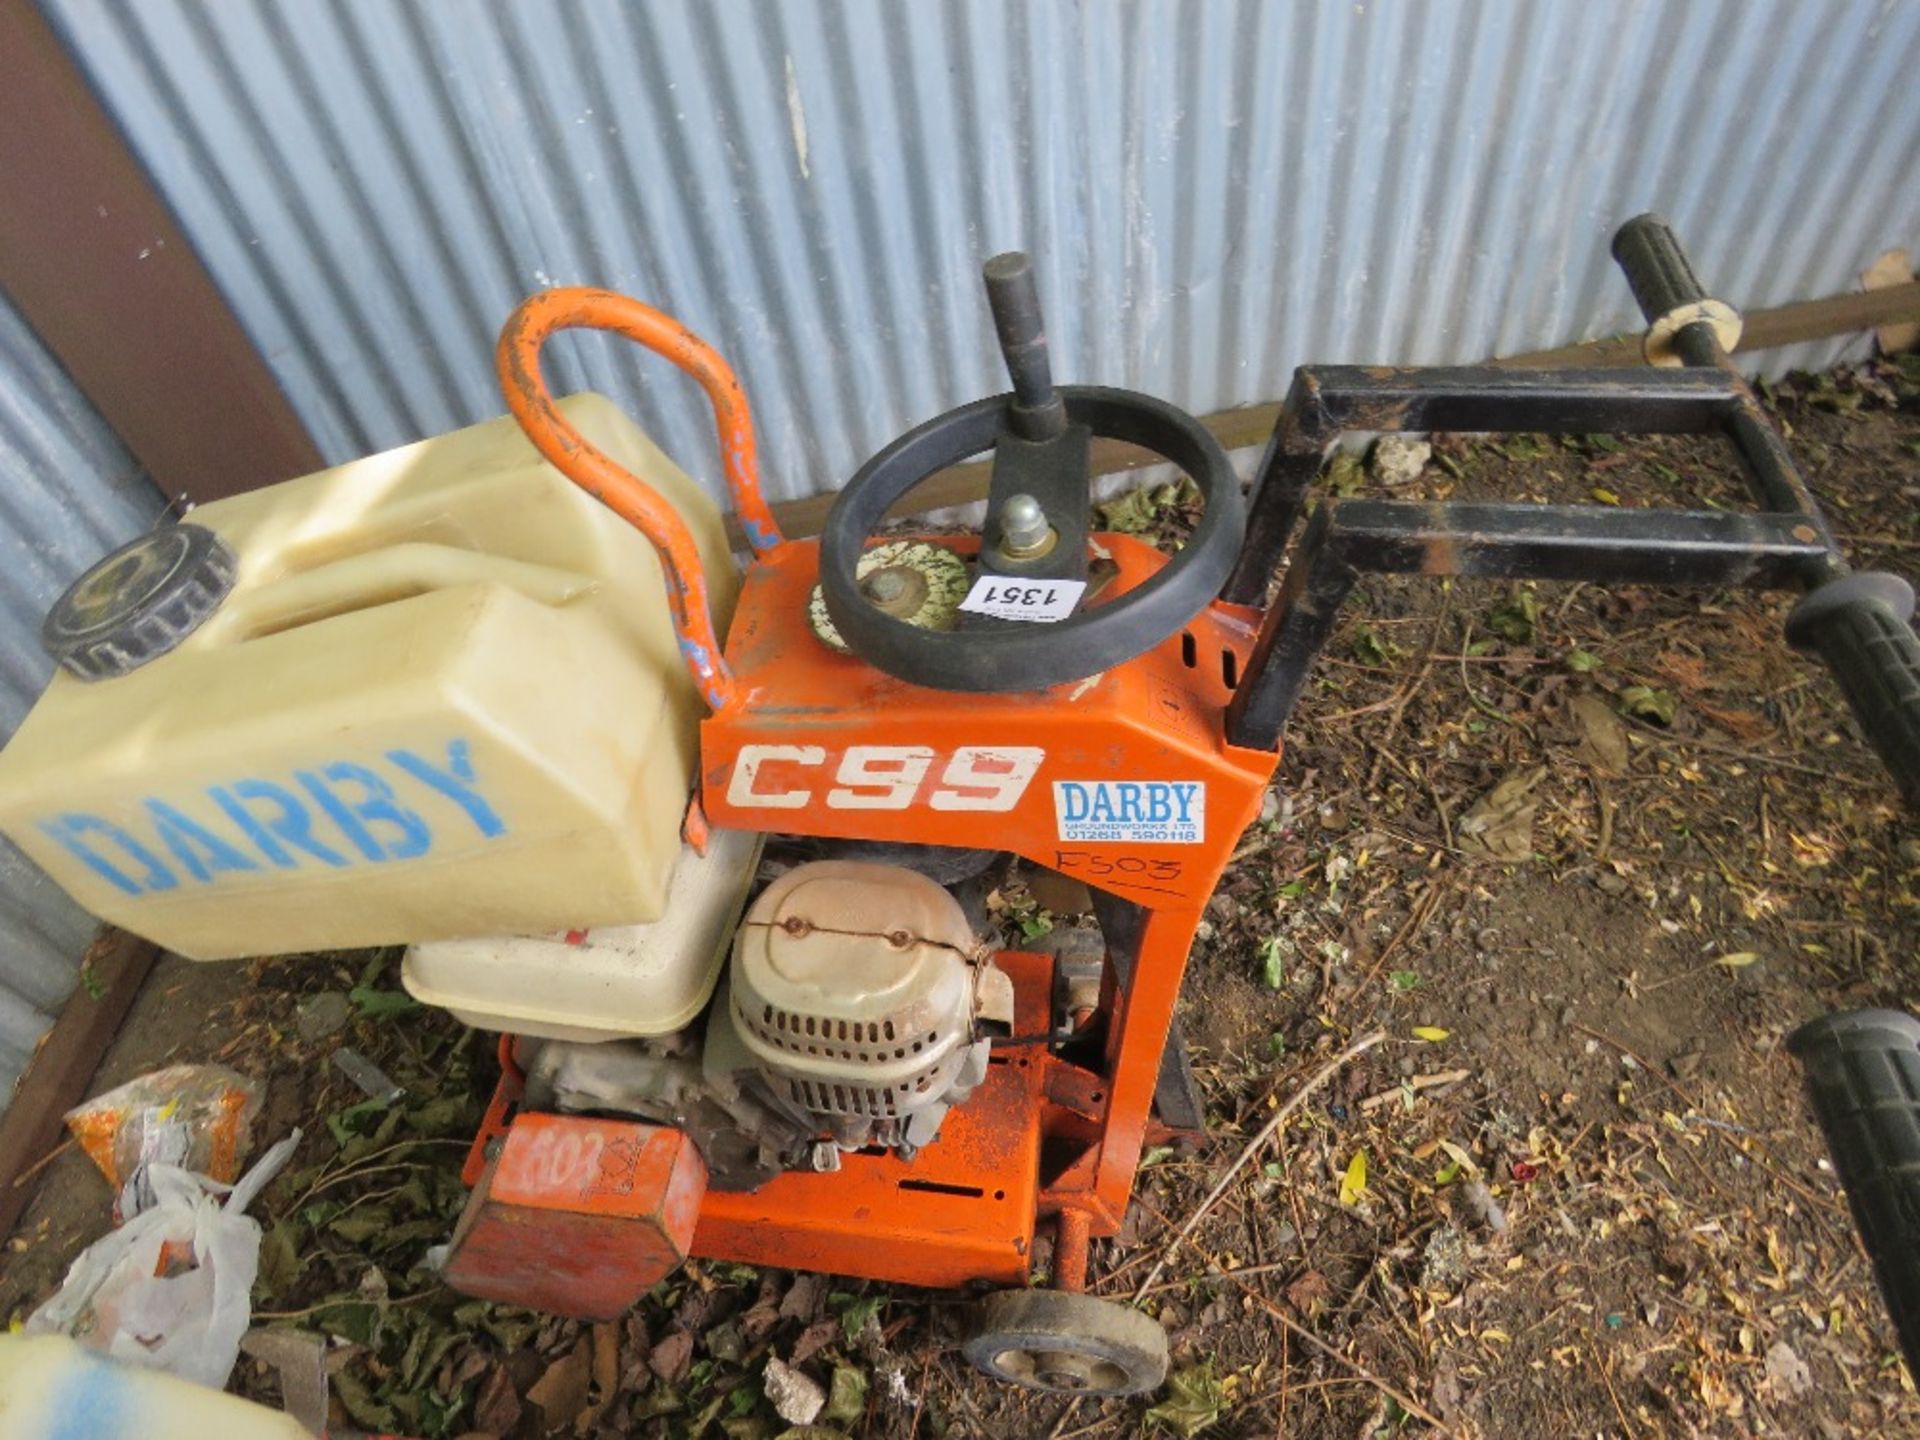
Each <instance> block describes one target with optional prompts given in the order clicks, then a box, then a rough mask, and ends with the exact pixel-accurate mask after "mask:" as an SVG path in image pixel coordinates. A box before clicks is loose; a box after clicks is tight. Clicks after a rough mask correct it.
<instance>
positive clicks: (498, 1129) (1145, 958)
mask: <svg viewBox="0 0 1920 1440" xmlns="http://www.w3.org/2000/svg"><path fill="white" fill-rule="evenodd" d="M937 543H941V544H947V545H951V546H952V547H953V548H956V549H961V550H965V549H968V548H970V546H971V543H972V542H970V541H967V540H960V539H956V538H952V537H941V538H940V539H939V540H938V542H937ZM1098 543H1099V544H1100V545H1101V547H1102V548H1103V549H1104V550H1106V551H1107V552H1108V554H1109V555H1110V556H1111V558H1112V560H1113V562H1114V563H1115V565H1116V567H1117V573H1116V574H1115V576H1114V578H1113V579H1112V580H1111V581H1110V582H1109V586H1108V591H1109V593H1110V594H1111V595H1115V596H1117V595H1119V594H1123V593H1125V591H1126V590H1128V589H1130V588H1131V587H1133V586H1134V585H1138V584H1140V583H1142V582H1143V581H1144V580H1146V579H1147V578H1148V577H1150V576H1151V575H1152V574H1153V573H1154V571H1155V570H1156V569H1158V567H1159V566H1160V565H1162V564H1164V563H1165V557H1164V556H1163V555H1161V554H1160V552H1158V551H1156V550H1154V549H1153V548H1151V547H1150V546H1147V545H1145V544H1143V543H1141V542H1140V541H1137V540H1134V539H1132V538H1130V537H1127V536H1124V535H1103V536H1100V537H1099V541H1098ZM817 571H818V547H817V546H816V545H815V544H814V543H813V542H811V541H783V542H780V543H779V544H777V545H775V546H773V547H772V548H770V549H769V550H768V551H766V552H765V553H763V554H762V555H761V556H759V557H758V558H757V559H756V561H755V563H754V564H753V565H752V566H751V567H750V568H749V569H748V572H747V576H746V583H745V586H744V588H743V589H742V592H741V596H740V602H739V608H738V610H737V612H736V614H735V618H734V623H733V627H732V631H731V633H730V635H729V637H728V643H727V647H726V651H725V659H726V668H727V670H729V671H730V672H731V675H732V680H733V686H734V701H733V703H731V704H729V705H727V706H726V707H724V708H723V709H721V710H720V711H718V712H717V713H715V714H714V715H712V716H710V717H709V718H708V719H707V720H706V722H705V723H704V724H703V726H702V729H701V736H700V753H701V784H700V791H699V797H698V803H697V809H698V811H699V812H700V813H699V814H697V815H696V816H694V817H693V818H694V822H695V823H694V825H693V827H692V828H693V829H694V830H697V829H698V828H699V824H700V822H701V821H702V820H704V821H705V822H707V823H711V824H714V825H720V826H726V827H733V828H742V829H752V830H762V831H770V832H776V833H784V834H795V835H811V836H820V837H828V838H847V839H863V840H889V841H896V842H901V843H910V844H928V845H954V846H980V845H982V844H989V845H991V846H993V847H995V848H998V849H1004V850H1010V851H1012V852H1014V853H1015V854H1017V855H1019V856H1020V857H1021V858H1023V859H1025V860H1027V861H1030V862H1031V863H1033V864H1035V865H1040V866H1046V867H1048V868H1051V869H1054V870H1058V871H1061V872H1062V873H1064V874H1067V875H1070V876H1073V877H1075V878H1077V879H1081V880H1083V881H1085V882H1086V883H1087V884H1088V885H1089V886H1090V887H1091V888H1093V889H1095V890H1100V891H1105V892H1107V895H1108V896H1111V897H1114V898H1115V899H1117V900H1119V901H1122V902H1126V903H1127V905H1128V906H1131V907H1137V908H1134V909H1133V910H1132V911H1131V912H1130V913H1131V915H1132V917H1133V921H1134V923H1132V924H1130V925H1128V926H1127V927H1126V928H1127V929H1128V930H1129V931H1130V932H1132V933H1130V934H1129V935H1128V936H1127V937H1126V942H1125V949H1126V953H1124V954H1118V953H1114V950H1113V949H1112V948H1110V961H1111V962H1112V963H1110V964H1109V966H1108V970H1107V975H1106V979H1105V982H1104V984H1103V987H1102V991H1103V1003H1102V1007H1101V1008H1102V1011H1103V1013H1104V1014H1105V1016H1106V1025H1105V1032H1104V1038H1103V1041H1102V1043H1101V1045H1100V1046H1099V1052H1098V1059H1097V1060H1090V1061H1089V1060H1084V1059H1083V1062H1082V1063H1074V1062H1072V1061H1069V1060H1066V1059H1063V1058H1061V1056H1059V1055H1057V1054H1054V1053H1052V1051H1051V1049H1050V1047H1049V1041H1048V1037H1049V1032H1050V1030H1051V1018H1052V1015H1053V1004H1054V1002H1053V966H1052V962H1051V961H1050V960H1049V959H1048V958H1046V957H1044V956H1038V955H1028V954H1020V953H1003V954H1001V955H1000V956H999V957H998V961H999V963H1000V964H1001V966H1002V967H1003V968H1005V969H1006V970H1007V971H1008V972H1009V974H1010V975H1011V976H1012V978H1013V980H1014V982H1015V992H1016V1001H1017V1015H1018V1023H1017V1024H1016V1025H1015V1027H1014V1034H1013V1035H1012V1037H1011V1038H1009V1039H1006V1040H1003V1041H1000V1042H999V1043H997V1044H996V1045H995V1047H994V1051H993V1061H994V1063H993V1065H992V1066H991V1068H990V1071H989V1077H988V1080H987V1082H986V1084H984V1085H983V1086H982V1087H981V1088H980V1089H979V1090H978V1091H977V1092H976V1093H975V1094H974V1095H973V1096H972V1097H971V1098H970V1099H969V1100H968V1101H967V1102H966V1103H965V1104H964V1105H961V1106H959V1107H957V1108H956V1109H955V1110H954V1111H953V1112H952V1113H951V1114H950V1115H949V1116H948V1118H947V1120H946V1123H945V1125H944V1126H943V1127H942V1129H941V1132H940V1137H939V1139H938V1140H937V1141H935V1142H934V1143H933V1144H932V1145H929V1146H927V1147H926V1148H925V1149H924V1150H923V1151H921V1152H920V1154H919V1155H918V1156H916V1157H915V1159H914V1160H913V1161H911V1162H903V1161H901V1160H899V1159H897V1158H896V1157H894V1156H893V1155H892V1154H891V1153H879V1154H867V1153H861V1154H855V1155H850V1156H847V1157H846V1159H845V1161H844V1163H843V1165H842V1168H841V1169H840V1170H839V1171H837V1172H834V1173H830V1174H820V1175H815V1174H800V1173H794V1174H788V1175H783V1176H781V1177H779V1178H778V1179H775V1180H773V1181H771V1182H769V1183H768V1184H766V1185H764V1186H762V1187H761V1188H760V1189H759V1190H757V1191H754V1192H752V1193H751V1194H742V1193H731V1192H723V1191H717V1190H715V1191H709V1192H708V1193H707V1195H706V1198H705V1200H704V1201H703V1203H702V1208H701V1212H700V1221H699V1226H698V1229H697V1231H696V1233H695V1236H694V1242H693V1251H694V1253H695V1254H697V1255H704V1256H708V1257H710V1258H715V1259H729V1260H740V1261H746V1262H749V1263H758V1264H776V1265H781V1266H786V1267H790V1268H800V1269H808V1270H822V1271H828V1272H832V1273H837V1274H845V1275H858V1276H864V1277H868V1278H871V1279H877V1280H890V1281H896V1282H901V1283H906V1284H914V1285H929V1286H957V1285H961V1284H964V1283H967V1282H972V1281H988V1282H994V1283H998V1284H1019V1283H1022V1282H1024V1281H1025V1280H1026V1278H1027V1276H1028V1272H1029V1264H1030V1257H1031V1253H1032V1239H1033V1236H1034V1233H1035V1230H1036V1228H1037V1227H1038V1225H1039V1224H1040V1222H1042V1221H1043V1220H1048V1219H1054V1220H1057V1222H1058V1226H1059V1238H1060V1241H1061V1243H1060V1244H1059V1246H1058V1251H1057V1258H1056V1263H1055V1267H1054V1270H1055V1275H1056V1280H1057V1283H1060V1284H1063V1285H1065V1286H1067V1287H1070V1288H1077V1287H1078V1286H1079V1285H1080V1284H1081V1283H1083V1280H1084V1274H1085V1263H1086V1248H1085V1245H1086V1239H1087V1238H1088V1237H1089V1236H1098V1235H1111V1234H1112V1233H1114V1231H1116V1230H1117V1229H1118V1228H1119V1225H1120V1221H1121V1217H1122V1216H1123V1215H1124V1213H1125V1210H1126V1204H1127V1198H1128V1195H1129V1193H1130V1191H1131V1189H1132V1185H1133V1178H1134V1173H1135V1170H1136V1168H1137V1166H1138V1164H1139V1158H1140V1153H1141V1149H1142V1146H1143V1144H1144V1143H1145V1141H1146V1138H1147V1135H1148V1130H1149V1125H1150V1123H1151V1110H1152V1105H1153V1097H1154V1092H1155V1087H1156V1084H1157V1083H1158V1080H1159V1076H1160V1065H1161V1056H1162V1051H1163V1049H1164V1048H1165V1046H1166V1043H1167V1035H1168V1031H1169V1029H1170V1027H1171V1024H1172V1020H1173V1011H1174V1004H1175V1001H1176V999H1177V997H1178V995H1179V991H1180V982H1181V977H1182V976H1183V974H1184V973H1185V969H1186V962H1187V955H1188V951H1189V948H1190V946H1191V944H1192V941H1193V935H1194V931H1195V928H1196V927H1197V925H1198V923H1199V921H1200V917H1201V913H1202V909H1203V907H1204V906H1205V904H1206V902H1207V900H1208V898H1209V897H1210V896H1211V895H1212V894H1213V890H1214V886H1215V885H1216V884H1217V883H1218V881H1219V878H1220V874H1221V872H1222V871H1223V870H1224V869H1225V868H1226V864H1227V861H1228V859H1229V858H1230V857H1231V855H1232V853H1233V850H1234V847H1235V846H1236V845H1237V843H1238V842H1239V839H1240V836H1241V833H1242V832H1243V831H1244V830H1245V828H1246V827H1247V825H1248V824H1249V823H1250V822H1251V821H1252V820H1253V819H1254V817H1255V816H1256V815H1257V814H1258V812H1259V806H1260V798H1261V795H1262V793H1263V791H1264V790H1265V787H1266V785H1267V783H1268V781H1269V780H1270V778H1271V776H1272V773H1273V769H1274V766H1275V764H1276V763H1277V761H1278V755H1277V753H1276V752H1274V751H1261V750H1243V749H1237V748H1235V747H1233V746H1230V745H1228V744H1227V743H1226V742H1225V740H1224V739H1223V738H1222V736H1223V733H1224V723H1223V720H1224V714H1225V711H1226V707H1227V703H1228V701H1229V699H1230V698H1231V696H1232V693H1233V682H1234V680H1235V679H1236V678H1237V676H1238V675H1239V674H1241V673H1242V672H1243V671H1244V669H1245V665H1246V661H1247V658H1248V652H1249V650H1250V649H1251V647H1252V644H1253V640H1254V636H1255V631H1256V626H1257V622H1258V619H1259V616H1258V613H1257V612H1255V611H1252V610H1249V609H1246V608H1244V607H1239V606H1233V605H1228V604H1225V603H1216V604H1214V605H1212V606H1210V607H1209V608H1208V609H1207V610H1206V611H1205V612H1203V613H1202V614H1201V615H1200V616H1198V617H1196V618H1195V620H1194V621H1193V622H1192V623H1191V624H1190V625H1188V626H1187V627H1186V629H1185V631H1184V632H1183V633H1181V634H1178V635H1175V636H1172V637H1170V638H1169V639H1168V640H1167V641H1165V642H1164V643H1162V644H1161V645H1159V646H1157V647H1156V648H1155V649H1153V650H1151V651H1149V652H1148V653H1146V654H1145V655H1142V656H1140V657H1139V658H1138V659H1135V660H1133V661H1130V662H1128V663H1127V664H1125V665H1122V666H1119V667H1117V668H1115V669H1113V670H1111V671H1108V672H1106V673H1105V674H1102V675H1099V676H1096V677H1094V678H1092V679H1089V680H1084V681H1081V682H1079V683H1077V684H1074V685H1068V686H1061V687H1058V688H1057V689H1055V690H1052V691H1044V692H1039V693H1032V694H1011V695H970V696H967V697H965V698H964V699H961V698H958V697H955V696H953V695H950V694H947V693H944V692H941V691H935V690H928V689H923V688H921V687H918V686H914V685H909V684H907V683H905V682H903V681H899V680H895V679H892V678H890V677H888V676H886V675H883V674H881V673H880V672H878V671H876V670H874V669H873V668H872V667H870V666H868V665H867V664H865V663H864V662H863V661H861V660H859V659H857V658H854V657H850V656H844V655H840V654H838V653H836V652H835V651H832V650H830V649H828V648H827V647H826V646H825V645H823V644H822V643H821V642H820V640H819V639H818V638H817V637H816V636H815V635H814V634H813V633H812V631H811V629H810V628H809V624H808V620H807V611H808V600H809V597H810V595H811V592H812V588H813V585H814V582H815V579H816V577H817ZM961 751H964V752H965V753H966V754H967V755H968V756H969V757H971V759H970V770H969V772H968V773H969V774H972V773H973V772H974V771H978V772H981V773H982V774H984V773H985V772H988V771H992V770H993V769H994V759H993V757H994V756H996V755H999V754H1010V755H1016V756H1021V757H1027V758H1026V759H1025V761H1024V762H1023V765H1024V766H1030V767H1031V770H1030V773H1029V774H1028V775H1027V777H1026V782H1025V784H1024V787H1023V788H1022V789H1021V790H1020V792H1019V794H1018V798H1017V800H1015V801H1014V802H1013V803H1012V804H1011V805H1006V806H1004V808H993V809H982V808H954V807H955V806H956V805H960V806H964V804H965V802H966V801H968V800H970V799H971V800H975V801H977V802H983V803H991V804H993V805H995V806H1000V805H1001V803H1002V801H1004V799H1005V791H1004V789H1003V788H1002V787H998V786H996V785H994V784H992V783H986V784H981V785H977V786H972V787H970V786H968V785H967V784H965V783H964V781H963V782H961V783H959V784H957V785H953V786H949V787H947V789H946V791H945V792H944V799H945V806H944V807H939V806H936V804H935V803H934V801H935V797H936V795H941V794H942V793H943V792H942V780H943V777H945V776H947V775H948V774H950V773H951V772H950V771H949V769H948V766H949V764H950V762H951V757H952V756H953V755H954V754H955V753H956V752H961ZM850 752H851V753H852V755H853V758H854V762H855V765H854V769H853V771H852V772H851V773H853V774H854V775H855V776H857V777H859V778H855V779H853V780H851V781H849V780H847V778H846V777H847V775H848V774H849V771H848V770H847V768H846V767H847V766H848V764H849V758H848V757H849V753H850ZM1035 752H1038V753H1039V755H1040V757H1041V758H1039V759H1038V760H1037V761H1035V760H1033V759H1032V758H1031V757H1033V756H1034V754H1035ZM903 754H904V755H906V756H907V757H908V760H907V764H908V765H909V766H910V767H911V768H910V769H909V770H908V771H907V772H906V778H905V779H903V778H902V775H901V772H900V770H899V769H898V768H897V767H898V765H899V762H898V760H897V759H894V758H892V757H898V756H901V755H903ZM871 757H880V758H878V759H873V758H871ZM890 764H891V765H892V766H894V767H896V768H893V769H888V768H886V767H887V766H888V765H890ZM743 771H745V772H746V773H744V774H743V773H742V772H743ZM915 774H918V775H919V776H921V778H920V779H919V780H918V781H917V782H912V777H913V775H915ZM909 782H912V783H909ZM1056 782H1081V783H1083V784H1088V783H1093V782H1111V783H1113V784H1116V785H1117V784H1120V783H1123V782H1177V783H1190V784H1198V785H1200V786H1203V787H1204V795H1205V800H1204V807H1205V808H1204V830H1203V833H1202V834H1201V836H1200V838H1199V839H1197V840H1195V841H1193V842H1191V843H1179V844H1164V843H1142V842H1129V841H1124V840H1116V841H1087V840H1072V841H1068V840H1063V839H1062V838H1061V829H1062V826H1061V822H1060V818H1059V810H1058V806H1057V803H1056V798H1055V794H1054V785H1055V783H1056ZM1114 940H1115V937H1113V936H1109V943H1110V947H1113V942H1114ZM503 1054H508V1055H509V1057H510V1047H506V1048H503ZM505 1070H506V1074H505V1076H504V1078H503V1080H502V1088H501V1091H500V1093H499V1094H498V1095H496V1097H495V1102H494V1106H493V1109H492V1110H491V1111H490V1112H489V1115H488V1122H487V1125H486V1126H485V1127H484V1128H483V1131H482V1134H481V1137H480V1140H479V1141H478V1142H476V1146H475V1150H474V1155H473V1158H472V1160H471V1161H470V1169H471V1170H472V1172H473V1178H475V1179H477V1178H478V1175H479V1173H480V1169H481V1167H482V1165H483V1163H484V1162H483V1152H484V1148H485V1145H486V1142H487V1141H488V1140H489V1139H491V1138H494V1137H497V1136H498V1135H499V1134H500V1133H502V1131H503V1130H504V1128H505V1126H506V1125H508V1124H510V1123H511V1116H512V1107H513V1105H514V1103H515V1102H516V1101H517V1099H518V1094H517V1089H518V1082H517V1078H516V1073H515V1070H514V1068H513V1066H512V1065H511V1063H509V1064H508V1065H507V1066H506V1067H505ZM876 1241H878V1242H879V1243H876Z"/></svg>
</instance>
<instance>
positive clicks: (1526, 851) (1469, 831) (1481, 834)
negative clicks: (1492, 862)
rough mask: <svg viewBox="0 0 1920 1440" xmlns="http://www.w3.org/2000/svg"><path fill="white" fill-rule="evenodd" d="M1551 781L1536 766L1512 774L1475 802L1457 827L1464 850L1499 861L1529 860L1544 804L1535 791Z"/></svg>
mask: <svg viewBox="0 0 1920 1440" xmlns="http://www.w3.org/2000/svg"><path fill="white" fill-rule="evenodd" d="M1546 778H1547V767H1546V766H1544V765H1540V766H1536V767H1535V768H1534V769H1532V770H1522V771H1519V772H1518V773H1516V774H1513V775H1509V776H1508V777H1507V778H1506V779H1504V780H1502V781H1501V782H1500V783H1499V784H1498V785H1496V786H1494V787H1493V789H1491V790H1489V791H1488V792H1487V793H1486V794H1484V795H1482V796H1481V797H1480V798H1479V799H1478V800H1476V801H1474V802H1473V805H1472V807H1471V808H1469V809H1468V811H1467V813H1466V814H1465V815H1462V816H1461V817H1460V823H1459V824H1458V825H1457V826H1456V827H1455V828H1456V829H1457V830H1458V831H1459V834H1460V848H1461V849H1462V850H1466V851H1469V852H1471V851H1475V850H1477V851H1479V852H1480V853H1482V854H1484V855H1490V856H1492V857H1493V858H1494V859H1496V860H1527V859H1530V858H1532V856H1533V817H1534V814H1535V812H1537V811H1538V810H1539V808H1540V802H1539V801H1538V800H1536V799H1534V798H1532V797H1533V792H1534V790H1535V789H1536V788H1537V787H1538V786H1539V784H1540V782H1541V781H1542V780H1544V779H1546Z"/></svg>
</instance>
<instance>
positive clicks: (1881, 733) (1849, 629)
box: [1787, 571, 1920, 810]
mask: <svg viewBox="0 0 1920 1440" xmlns="http://www.w3.org/2000/svg"><path fill="white" fill-rule="evenodd" d="M1912 615H1913V587H1912V586H1910V585H1909V584H1907V582H1906V581H1904V580H1902V579H1901V578H1900V577H1899V576H1897V575H1886V574H1881V573H1877V572H1873V571H1869V572H1867V573H1864V574H1859V575H1843V576H1841V577H1840V578H1839V579H1838V580H1829V581H1828V582H1827V583H1826V584H1825V585H1822V586H1820V588H1819V589H1817V590H1814V591H1811V592H1810V593H1809V594H1808V595H1807V597H1806V599H1804V600H1802V601H1801V602H1800V603H1799V604H1798V605H1796V606H1794V607H1793V611H1792V613H1790V614H1789V615H1788V616H1787V640H1788V643H1790V644H1792V645H1794V646H1796V647H1797V648H1799V649H1802V650H1810V651H1812V652H1813V653H1815V654H1817V655H1818V656H1819V657H1820V658H1821V659H1822V660H1824V661H1826V662H1827V668H1828V669H1830V670H1831V671H1833V678H1834V679H1836V680H1838V681H1839V682H1840V689H1841V690H1842V692H1844V693H1845V695H1846V697H1847V703H1848V704H1849V705H1851V706H1852V707H1853V714H1854V718H1855V719H1857V720H1858V721H1859V722H1860V728H1861V730H1862V731H1864V732H1865V733H1866V737H1867V740H1868V742H1869V743H1870V744H1872V746H1873V748H1874V749H1875V750H1877V751H1879V753H1880V758H1881V759H1882V760H1883V761H1885V762H1886V766H1887V769H1888V770H1890V771H1892V772H1893V779H1894V783H1895V784H1897V785H1898V786H1899V787H1900V794H1901V796H1902V797H1903V798H1904V799H1905V800H1906V802H1907V804H1908V806H1909V807H1911V808H1912V809H1915V810H1920V640H1916V639H1915V637H1914V633H1913V626H1912V624H1911V623H1910V617H1911V616H1912Z"/></svg>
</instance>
